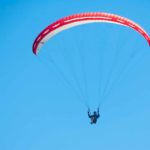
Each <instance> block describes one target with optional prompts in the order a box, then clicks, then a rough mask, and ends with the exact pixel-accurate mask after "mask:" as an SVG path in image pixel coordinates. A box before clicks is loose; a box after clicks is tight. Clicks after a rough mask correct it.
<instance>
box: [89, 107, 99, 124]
mask: <svg viewBox="0 0 150 150" xmlns="http://www.w3.org/2000/svg"><path fill="white" fill-rule="evenodd" d="M88 117H89V118H90V119H91V122H90V123H91V124H96V122H97V119H98V118H99V117H100V114H99V108H98V109H97V112H96V111H94V112H93V114H92V115H91V112H90V109H88Z"/></svg>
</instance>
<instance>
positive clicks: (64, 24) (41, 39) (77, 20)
mask: <svg viewBox="0 0 150 150" xmlns="http://www.w3.org/2000/svg"><path fill="white" fill-rule="evenodd" d="M95 22H108V23H116V24H120V25H124V26H127V27H130V28H132V29H134V30H135V31H137V32H138V33H140V34H141V35H142V36H143V37H144V38H145V39H146V40H147V42H148V44H149V45H150V37H149V35H148V33H147V32H146V31H145V30H144V29H143V28H142V27H141V26H139V25H138V24H136V23H135V22H133V21H131V20H129V19H127V18H124V17H121V16H118V15H114V14H109V13H102V12H94V13H93V12H89V13H80V14H74V15H71V16H67V17H64V18H62V19H60V20H58V21H56V22H54V23H52V24H50V25H49V26H48V27H46V28H45V29H44V30H43V31H42V32H41V33H40V34H39V35H38V36H37V38H36V39H35V41H34V44H33V47H32V50H33V53H34V54H35V55H37V53H38V52H39V50H40V48H41V46H42V45H43V44H44V43H45V42H46V41H47V40H48V39H50V38H51V37H53V36H54V35H56V34H57V33H59V32H61V31H63V30H65V29H68V28H71V27H74V26H77V25H82V24H87V23H95Z"/></svg>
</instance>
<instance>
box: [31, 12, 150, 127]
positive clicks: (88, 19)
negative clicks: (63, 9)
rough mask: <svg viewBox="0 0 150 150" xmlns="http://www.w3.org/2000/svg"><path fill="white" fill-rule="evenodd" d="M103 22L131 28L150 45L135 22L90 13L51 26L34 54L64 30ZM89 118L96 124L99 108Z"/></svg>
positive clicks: (41, 38) (145, 33)
mask: <svg viewBox="0 0 150 150" xmlns="http://www.w3.org/2000/svg"><path fill="white" fill-rule="evenodd" d="M103 22H105V23H114V24H118V25H122V26H126V27H129V28H131V29H133V30H135V31H136V32H138V33H139V34H140V35H141V36H143V37H144V38H145V40H146V41H147V43H148V44H149V45H150V37H149V35H148V33H147V32H146V31H145V30H144V29H143V28H142V27H141V26H139V25H138V24H136V23H135V22H133V21H131V20H129V19H127V18H124V17H122V16H119V15H115V14H110V13H103V12H88V13H80V14H74V15H70V16H67V17H64V18H62V19H59V20H57V21H56V22H54V23H52V24H50V25H49V26H48V27H46V28H45V29H44V30H43V31H42V32H41V33H40V34H39V35H38V36H37V38H36V39H35V41H34V43H33V46H32V50H33V53H34V54H35V55H38V52H39V51H40V48H41V46H42V45H43V44H45V43H46V42H47V41H48V40H49V39H51V38H52V37H53V36H55V35H56V34H58V33H59V32H61V31H63V30H66V29H69V28H71V27H75V26H78V25H83V24H88V23H103ZM87 107H88V106H87ZM88 117H89V118H90V119H91V124H96V122H97V119H98V118H99V117H100V114H99V106H98V110H97V112H96V111H95V112H94V113H93V114H92V115H91V113H90V110H88Z"/></svg>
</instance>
